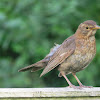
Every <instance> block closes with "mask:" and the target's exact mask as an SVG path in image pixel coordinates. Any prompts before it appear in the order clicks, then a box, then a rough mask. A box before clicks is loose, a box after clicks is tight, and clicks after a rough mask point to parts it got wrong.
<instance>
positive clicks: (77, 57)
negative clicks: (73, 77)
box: [69, 37, 96, 72]
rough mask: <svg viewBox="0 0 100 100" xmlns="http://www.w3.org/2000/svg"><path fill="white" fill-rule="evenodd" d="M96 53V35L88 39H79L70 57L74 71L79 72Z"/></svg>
mask: <svg viewBox="0 0 100 100" xmlns="http://www.w3.org/2000/svg"><path fill="white" fill-rule="evenodd" d="M95 54H96V45H95V37H93V38H92V39H88V40H79V41H78V40H77V41H76V49H75V52H74V54H73V55H72V56H71V57H70V58H69V60H70V61H71V64H72V71H74V72H78V71H80V70H82V69H84V68H85V67H87V65H88V64H89V63H90V62H91V61H92V59H93V58H94V56H95Z"/></svg>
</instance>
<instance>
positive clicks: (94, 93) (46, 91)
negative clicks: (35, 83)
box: [0, 87, 100, 100]
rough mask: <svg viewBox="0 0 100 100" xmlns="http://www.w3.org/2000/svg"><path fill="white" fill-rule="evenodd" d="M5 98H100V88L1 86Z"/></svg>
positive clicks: (27, 99) (34, 99) (0, 92)
mask: <svg viewBox="0 0 100 100" xmlns="http://www.w3.org/2000/svg"><path fill="white" fill-rule="evenodd" d="M0 98H1V99H2V100H3V99H5V100H14V99H15V98H16V100H17V99H18V100H20V99H21V100H24V99H26V100H39V99H41V100H72V99H73V100H100V88H99V87H94V88H83V89H73V88H68V87H64V88H0Z"/></svg>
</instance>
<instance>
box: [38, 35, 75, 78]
mask: <svg viewBox="0 0 100 100" xmlns="http://www.w3.org/2000/svg"><path fill="white" fill-rule="evenodd" d="M74 51H75V36H71V37H69V38H68V39H66V40H65V41H64V42H63V43H62V44H61V46H60V47H59V48H58V49H57V51H56V52H55V53H54V54H53V56H52V57H51V58H50V60H49V62H48V64H47V66H46V67H45V69H44V70H43V72H42V73H41V75H40V77H41V76H43V75H44V74H46V73H48V72H49V71H51V70H52V69H54V68H55V67H56V66H58V65H59V64H61V63H62V62H64V60H65V59H66V58H68V57H69V56H70V55H72V54H73V53H74Z"/></svg>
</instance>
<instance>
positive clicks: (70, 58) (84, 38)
mask: <svg viewBox="0 0 100 100" xmlns="http://www.w3.org/2000/svg"><path fill="white" fill-rule="evenodd" d="M97 29H100V26H98V25H97V24H96V22H94V21H92V20H88V21H85V22H83V23H81V24H80V25H79V26H78V29H77V30H76V32H75V34H74V35H72V36H70V37H69V38H67V39H66V40H65V41H64V42H63V43H62V44H61V45H58V44H57V45H56V46H54V48H52V49H51V50H50V53H49V54H48V55H47V56H46V57H45V58H44V59H43V60H41V61H38V62H36V63H35V64H32V65H29V66H27V67H25V68H22V69H20V70H19V72H21V71H27V70H31V72H34V71H37V70H40V69H43V68H44V70H43V72H42V74H41V75H40V77H41V76H43V75H44V74H46V73H48V72H49V71H51V70H52V69H54V68H55V67H57V68H58V71H59V75H58V76H59V77H62V76H63V77H64V78H65V79H66V81H67V82H68V84H69V86H70V87H73V88H81V87H89V86H84V85H83V84H82V83H81V82H80V81H79V79H78V78H77V76H76V75H75V74H76V72H79V71H81V70H83V69H84V68H86V67H87V66H88V65H89V63H90V62H91V61H92V59H93V58H94V56H95V54H96V44H95V33H96V30H97ZM70 73H72V75H73V76H74V77H75V78H76V80H77V82H78V83H79V85H80V86H79V87H76V86H74V85H73V84H72V83H71V82H70V81H69V80H68V78H67V77H66V75H67V74H70Z"/></svg>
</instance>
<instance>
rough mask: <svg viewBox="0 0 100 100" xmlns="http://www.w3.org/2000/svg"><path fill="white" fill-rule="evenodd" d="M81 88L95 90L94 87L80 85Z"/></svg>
mask: <svg viewBox="0 0 100 100" xmlns="http://www.w3.org/2000/svg"><path fill="white" fill-rule="evenodd" d="M80 87H81V88H93V86H85V85H80Z"/></svg>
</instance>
